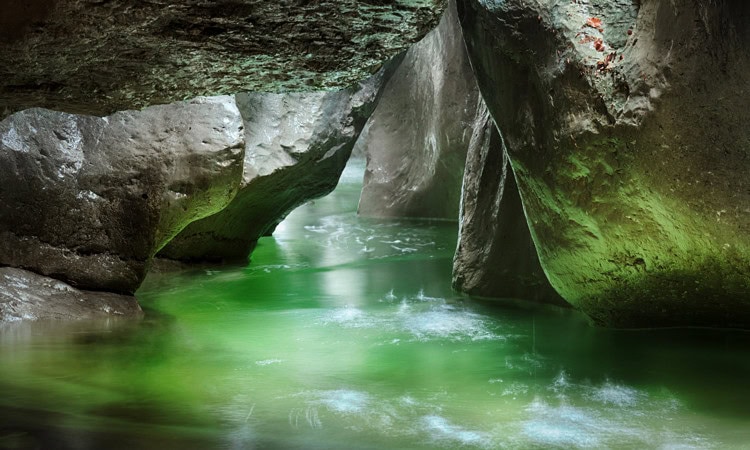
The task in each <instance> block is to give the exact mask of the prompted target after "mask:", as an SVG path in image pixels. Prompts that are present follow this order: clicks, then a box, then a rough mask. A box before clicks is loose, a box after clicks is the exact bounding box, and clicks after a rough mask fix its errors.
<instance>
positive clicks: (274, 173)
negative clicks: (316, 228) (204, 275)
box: [160, 61, 398, 261]
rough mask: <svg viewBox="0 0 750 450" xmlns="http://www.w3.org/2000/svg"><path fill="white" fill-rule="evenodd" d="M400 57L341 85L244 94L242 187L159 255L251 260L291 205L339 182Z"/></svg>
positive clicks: (241, 103)
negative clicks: (363, 78)
mask: <svg viewBox="0 0 750 450" xmlns="http://www.w3.org/2000/svg"><path fill="white" fill-rule="evenodd" d="M397 63H398V61H394V62H393V63H389V64H387V65H386V67H384V69H383V70H381V71H380V72H379V73H378V74H377V75H375V76H374V77H371V78H370V79H368V80H367V81H364V82H362V83H360V84H358V85H357V86H356V87H353V88H349V89H344V90H340V91H325V92H323V91H319V92H308V93H286V94H271V93H246V94H237V96H236V97H237V105H238V107H239V109H240V112H241V113H242V117H243V119H244V121H245V140H246V144H247V148H246V153H245V164H244V174H243V179H242V183H241V187H240V190H239V193H238V194H237V196H236V197H235V198H234V199H233V200H232V202H231V204H230V205H229V206H227V207H226V208H225V209H224V210H222V211H221V212H219V213H217V214H215V215H213V216H210V217H207V218H205V219H203V220H200V221H197V222H194V223H192V224H190V225H189V226H188V227H187V228H186V229H185V230H184V231H183V232H182V233H180V234H179V235H178V236H177V237H176V238H175V239H174V240H172V241H171V242H170V243H169V244H168V245H167V246H166V247H165V248H164V249H163V250H162V251H161V253H160V256H162V257H165V258H169V259H176V260H183V261H231V260H236V261H247V257H248V256H249V255H250V252H251V251H252V250H253V248H254V247H255V244H256V242H257V240H258V238H260V237H261V236H263V235H266V234H269V233H271V232H272V231H273V229H274V228H275V227H276V225H277V224H278V223H279V222H280V221H281V220H282V219H284V217H285V216H286V215H287V214H288V213H289V212H290V211H291V210H293V209H294V208H296V207H297V206H299V205H301V204H303V203H305V202H307V201H309V200H311V199H314V198H317V197H321V196H323V195H326V194H328V193H329V192H331V191H332V190H333V188H335V187H336V184H337V183H338V180H339V177H340V176H341V172H342V171H343V170H344V166H345V165H346V162H347V160H348V159H349V155H350V154H351V151H352V147H353V146H354V143H355V142H356V140H357V138H358V137H359V134H360V132H361V131H362V127H363V126H364V124H365V122H366V121H367V118H368V117H369V116H370V114H371V113H372V110H373V108H374V107H375V102H376V100H377V98H378V97H379V93H380V90H381V87H382V85H383V83H384V81H385V80H387V78H388V77H389V76H390V75H391V74H392V68H393V67H395V65H396V64H397Z"/></svg>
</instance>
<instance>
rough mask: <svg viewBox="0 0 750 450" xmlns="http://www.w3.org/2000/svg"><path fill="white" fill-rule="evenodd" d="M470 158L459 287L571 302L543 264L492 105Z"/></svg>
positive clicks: (456, 269) (483, 112)
mask: <svg viewBox="0 0 750 450" xmlns="http://www.w3.org/2000/svg"><path fill="white" fill-rule="evenodd" d="M477 121H483V122H484V124H485V125H484V127H481V128H477V129H476V130H475V132H474V134H473V135H472V139H471V143H470V145H469V154H468V156H467V158H466V172H465V174H464V184H463V193H462V201H461V216H460V229H459V237H458V246H457V249H456V256H455V258H454V260H453V287H454V288H455V289H456V290H458V291H461V292H465V293H467V294H470V295H474V296H480V297H492V298H507V299H523V300H530V301H534V302H539V303H546V304H553V305H557V306H570V305H568V303H567V302H566V301H565V300H563V299H562V298H561V297H560V295H559V294H558V293H557V292H556V291H555V290H554V289H553V288H552V286H551V285H550V284H549V281H547V277H546V275H545V274H544V270H542V266H541V265H540V264H539V256H538V255H537V252H536V247H535V246H534V242H533V240H532V239H531V234H530V233H529V226H528V224H527V223H526V215H525V214H524V211H523V205H522V204H521V197H520V196H519V193H518V187H517V186H516V180H515V176H514V175H513V171H512V169H511V167H510V164H509V162H508V155H507V153H506V151H505V146H504V145H503V141H502V138H501V137H500V133H499V132H498V131H497V127H495V123H494V122H493V121H492V119H491V118H490V117H489V112H488V111H487V108H486V107H483V108H481V109H480V111H479V117H478V119H477Z"/></svg>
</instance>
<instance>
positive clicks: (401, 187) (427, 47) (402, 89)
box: [357, 2, 482, 220]
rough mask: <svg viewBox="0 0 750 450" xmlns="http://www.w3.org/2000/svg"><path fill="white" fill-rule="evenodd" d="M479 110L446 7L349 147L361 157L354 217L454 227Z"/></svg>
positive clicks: (457, 29)
mask: <svg viewBox="0 0 750 450" xmlns="http://www.w3.org/2000/svg"><path fill="white" fill-rule="evenodd" d="M480 103H481V97H480V95H479V91H478V89H477V85H476V81H475V80H474V75H473V74H472V72H471V67H470V66H469V60H468V58H467V56H466V50H465V48H464V43H463V38H462V37H461V29H460V27H459V25H458V21H457V19H456V13H455V5H454V3H453V2H451V3H450V4H449V6H448V9H447V10H446V13H445V15H444V17H443V18H442V20H441V22H440V25H439V26H438V28H436V29H435V30H433V31H432V32H431V33H430V34H428V35H427V36H426V37H425V38H424V39H423V40H422V41H420V42H419V43H418V44H416V45H414V46H413V47H412V48H411V49H409V51H408V52H407V53H406V57H405V58H404V62H403V63H402V64H401V66H400V67H399V68H398V69H397V71H396V73H395V74H394V76H393V78H391V80H390V81H389V82H388V85H387V86H386V88H385V90H384V92H383V98H382V100H381V101H380V102H379V104H378V107H377V108H376V109H375V112H374V113H373V116H372V118H371V119H370V121H369V122H368V124H367V125H366V127H365V130H364V131H363V133H362V137H361V138H360V140H359V142H358V143H357V147H359V150H358V151H359V152H361V153H364V154H365V155H366V156H367V169H366V171H365V179H364V187H363V189H362V197H361V199H360V202H359V213H360V214H361V215H363V216H374V217H430V218H441V219H450V220H456V219H457V218H458V209H459V202H460V197H461V178H462V176H463V169H464V161H465V160H466V149H467V148H468V145H469V140H470V138H471V135H472V132H473V130H474V129H475V128H477V127H480V128H481V126H482V124H481V123H480V124H478V123H475V122H474V119H475V117H476V113H477V108H478V107H479V105H480Z"/></svg>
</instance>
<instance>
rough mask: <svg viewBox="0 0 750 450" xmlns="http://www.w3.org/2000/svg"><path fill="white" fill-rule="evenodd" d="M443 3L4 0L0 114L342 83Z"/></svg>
mask: <svg viewBox="0 0 750 450" xmlns="http://www.w3.org/2000/svg"><path fill="white" fill-rule="evenodd" d="M444 6H445V1H444V0H387V1H359V0H336V1H326V0H323V1H314V2H308V1H297V0H280V1H274V2H269V1H265V0H221V1H211V2H207V1H203V0H187V1H184V0H183V1H179V2H178V1H171V0H153V1H136V0H110V1H97V0H24V1H21V0H9V1H7V2H5V3H4V5H3V14H2V15H0V43H2V45H1V46H0V58H2V60H4V61H6V62H7V63H6V64H3V65H2V67H0V105H2V106H1V107H0V118H3V117H5V116H7V115H9V114H10V113H12V112H15V111H19V110H23V109H26V108H30V107H45V108H50V109H56V110H63V111H67V112H71V113H79V114H94V115H107V114H111V113H113V112H114V111H118V110H127V109H136V108H141V107H144V106H148V105H153V104H160V103H171V102H174V101H180V100H185V99H189V98H193V97H196V96H201V95H218V94H232V93H236V92H246V91H255V92H261V91H263V92H273V91H280V90H284V91H289V90H295V91H311V90H321V89H340V88H346V87H348V86H351V85H352V84H354V83H356V82H358V81H359V80H362V79H365V78H367V77H369V76H371V75H372V74H374V73H375V72H376V71H377V70H378V67H379V66H380V65H381V64H383V63H384V62H385V61H387V60H388V59H390V58H391V57H393V56H395V55H397V54H398V53H400V52H402V51H403V50H405V49H406V48H407V47H408V46H409V45H410V44H411V43H413V42H416V41H418V40H419V39H420V38H421V37H423V36H424V35H425V34H426V33H427V32H428V31H429V30H431V29H432V28H434V26H435V25H436V24H437V22H438V19H439V17H440V14H441V13H442V10H443V8H444Z"/></svg>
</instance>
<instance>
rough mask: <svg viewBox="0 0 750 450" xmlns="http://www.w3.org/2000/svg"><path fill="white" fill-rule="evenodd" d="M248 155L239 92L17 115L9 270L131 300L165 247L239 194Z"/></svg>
mask: <svg viewBox="0 0 750 450" xmlns="http://www.w3.org/2000/svg"><path fill="white" fill-rule="evenodd" d="M243 157H244V133H243V125H242V118H241V116H240V113H239V111H238V110H237V107H236V106H235V101H234V98H233V97H231V96H225V97H213V98H198V99H196V100H192V101H190V102H184V103H176V104H172V105H168V106H156V107H151V108H147V109H145V110H143V111H125V112H119V113H116V114H113V115H111V116H109V117H105V118H99V117H92V116H76V115H71V114H66V113H60V112H55V111H50V110H45V109H30V110H26V111H23V112H19V113H16V114H14V115H12V116H10V117H8V118H7V119H5V120H4V121H2V122H0V205H2V207H0V265H8V266H14V267H20V268H25V269H28V270H32V271H34V272H37V273H40V274H43V275H48V276H51V277H54V278H57V279H60V280H63V281H65V282H67V283H69V284H71V285H73V286H74V287H76V288H81V289H94V290H106V291H112V292H119V293H133V292H134V291H135V290H136V289H137V288H138V286H139V285H140V283H141V281H142V279H143V277H144V276H145V273H146V270H147V265H148V262H149V260H150V258H152V257H153V255H154V254H155V253H156V251H158V250H159V249H160V248H161V247H162V246H163V245H164V244H165V243H166V242H167V241H169V240H170V239H171V238H172V237H173V236H174V235H176V234H177V233H178V232H179V231H180V230H182V229H183V228H184V227H185V226H186V225H187V224H188V223H189V222H191V221H193V220H196V219H199V218H202V217H205V216H207V215H210V214H212V213H214V212H216V211H217V210H219V209H221V208H222V207H224V206H225V205H226V204H227V203H228V202H229V200H230V199H231V198H232V197H233V196H234V194H235V193H236V190H237V187H238V185H239V181H240V177H241V173H242V159H243Z"/></svg>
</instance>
